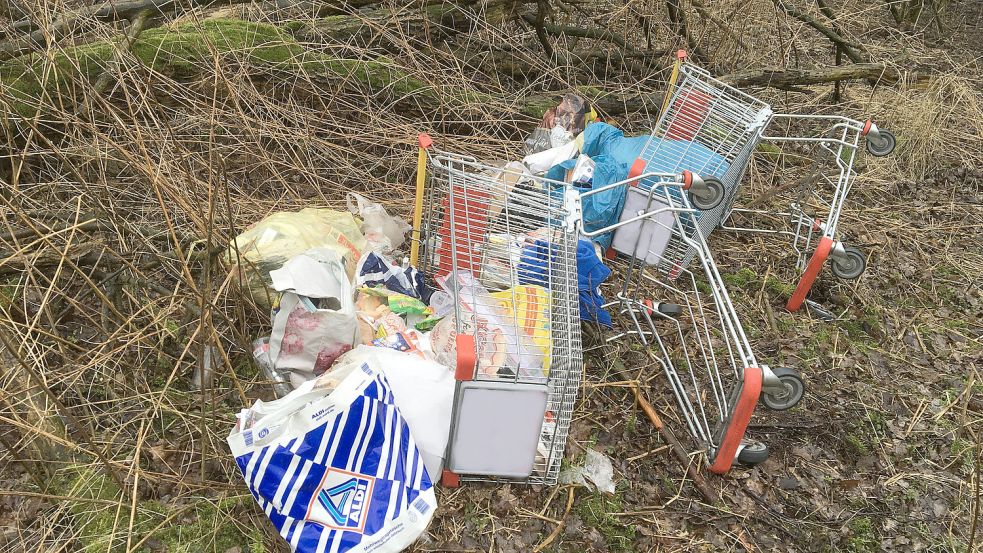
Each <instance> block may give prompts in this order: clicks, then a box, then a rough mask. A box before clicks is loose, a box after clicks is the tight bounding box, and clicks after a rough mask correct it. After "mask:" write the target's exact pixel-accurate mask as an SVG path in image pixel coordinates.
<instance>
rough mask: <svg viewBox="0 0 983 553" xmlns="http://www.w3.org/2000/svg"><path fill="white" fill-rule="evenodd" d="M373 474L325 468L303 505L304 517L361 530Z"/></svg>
mask: <svg viewBox="0 0 983 553" xmlns="http://www.w3.org/2000/svg"><path fill="white" fill-rule="evenodd" d="M374 485H375V478H373V477H371V476H367V475H364V474H358V473H354V472H348V471H344V470H339V469H335V468H331V469H328V472H327V473H325V475H324V479H322V480H321V485H320V486H319V489H318V492H317V493H316V494H315V495H314V497H313V498H312V499H311V504H310V506H309V507H308V508H307V520H310V521H312V522H317V523H318V524H322V525H324V526H327V527H328V528H335V529H338V530H347V531H351V532H362V530H364V529H365V517H366V513H367V512H368V507H369V503H370V501H371V500H372V487H373V486H374Z"/></svg>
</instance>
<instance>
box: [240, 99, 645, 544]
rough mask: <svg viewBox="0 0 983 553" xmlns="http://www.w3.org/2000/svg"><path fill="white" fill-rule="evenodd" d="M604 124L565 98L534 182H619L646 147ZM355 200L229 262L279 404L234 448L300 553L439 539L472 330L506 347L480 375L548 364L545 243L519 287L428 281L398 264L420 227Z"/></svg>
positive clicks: (455, 275)
mask: <svg viewBox="0 0 983 553" xmlns="http://www.w3.org/2000/svg"><path fill="white" fill-rule="evenodd" d="M595 117H596V116H595V115H594V114H593V112H592V111H591V112H589V111H588V109H587V107H586V102H584V100H583V99H582V98H580V97H578V96H575V95H568V96H567V97H565V98H564V99H563V101H562V102H561V103H560V105H559V106H557V107H556V108H554V109H553V110H550V112H549V113H547V116H546V117H545V118H544V121H543V123H542V126H541V128H538V129H536V130H535V132H534V133H533V134H532V135H531V136H530V137H529V139H528V140H527V141H526V146H527V148H528V155H527V156H526V157H525V158H524V159H523V160H522V167H523V171H528V172H530V173H533V174H537V175H543V174H545V175H546V176H547V177H548V178H556V179H557V180H566V181H567V182H574V183H577V184H578V186H582V187H586V188H590V187H596V186H603V185H604V184H607V183H609V182H617V181H619V180H623V179H624V178H625V177H626V175H627V173H628V168H629V164H630V163H631V161H632V160H634V159H635V157H637V150H638V149H640V148H641V146H642V144H640V143H638V141H639V140H644V138H645V137H641V139H626V138H625V137H624V136H623V134H622V133H621V131H618V130H617V129H616V128H614V127H612V126H610V125H606V124H604V123H600V122H595V123H592V124H591V125H589V126H586V129H585V125H586V123H587V121H589V120H593V119H594V118H595ZM636 146H637V148H636ZM623 202H624V193H623V191H622V193H621V196H620V197H618V194H617V193H616V192H615V193H612V194H607V195H605V194H599V195H596V196H592V197H591V199H590V201H589V202H586V205H585V211H586V212H587V213H588V217H587V220H588V221H589V223H590V224H593V225H595V227H594V228H600V227H602V226H607V225H609V224H610V223H611V222H612V221H614V220H616V219H617V218H618V216H619V214H620V211H621V209H622V204H623ZM348 203H349V205H348V207H349V211H348V212H341V211H335V210H330V209H315V208H307V209H303V210H301V211H299V212H291V213H287V212H281V213H275V214H273V215H270V216H268V217H266V218H265V219H263V220H262V221H259V222H258V223H256V224H255V225H253V226H252V227H250V228H249V229H248V230H246V231H245V232H243V233H242V234H241V235H239V236H238V237H237V238H236V239H235V240H234V241H233V243H232V244H231V245H230V246H229V250H228V252H227V254H226V258H225V260H226V262H227V263H228V265H229V266H230V267H231V269H232V270H233V271H235V272H237V273H238V275H237V276H238V277H239V278H238V279H237V280H238V281H239V282H242V283H243V285H244V289H245V290H247V291H248V293H249V295H250V296H251V297H252V299H253V300H254V301H255V302H256V303H257V304H258V305H260V306H265V307H269V308H270V312H271V322H270V332H269V335H268V336H264V337H261V338H259V339H257V340H256V341H255V342H254V344H253V355H254V358H255V361H256V363H257V365H258V366H259V367H260V368H261V369H262V371H263V373H264V374H265V375H266V376H267V377H268V378H269V380H271V381H272V382H273V383H274V390H275V392H276V395H277V396H278V398H279V399H275V400H272V401H262V400H260V401H256V402H255V403H254V404H253V405H252V406H250V407H248V408H245V409H243V410H242V411H241V412H239V413H238V415H237V420H236V424H235V427H234V429H233V430H232V432H231V434H230V435H229V437H228V442H229V445H230V448H231V450H232V452H233V455H234V456H235V458H236V462H237V464H238V466H239V468H240V470H241V472H242V475H243V477H244V478H245V480H246V483H247V485H248V487H249V489H250V491H251V492H252V494H253V496H254V498H255V499H256V501H257V502H258V503H259V504H260V506H261V507H262V508H263V510H264V511H265V512H266V513H267V515H268V516H269V517H270V519H271V521H272V522H273V523H274V525H275V526H276V527H277V529H278V530H279V532H280V534H281V535H282V536H283V537H284V539H286V540H287V541H288V542H289V543H290V545H291V547H292V548H293V549H294V550H296V551H328V550H332V551H398V550H401V549H402V548H403V547H406V546H407V545H409V544H410V543H412V542H413V541H414V540H415V539H417V538H418V537H419V536H420V535H421V534H422V533H423V532H424V531H425V529H426V527H427V525H428V523H429V521H430V519H431V517H432V516H433V514H434V511H435V509H436V506H437V504H436V497H435V495H434V491H433V486H434V482H435V480H437V479H439V478H440V475H441V474H442V471H443V464H444V460H445V459H444V456H445V451H446V450H447V445H448V439H449V436H450V435H451V419H452V411H453V407H452V406H453V403H454V401H455V372H454V371H455V368H456V365H457V357H458V356H457V351H456V348H457V337H458V335H459V334H465V335H472V336H478V335H482V337H483V341H484V342H487V343H490V344H493V345H494V347H488V348H484V349H479V351H477V352H476V353H477V355H478V356H479V359H478V362H477V366H478V367H479V368H480V370H481V371H482V376H483V377H492V378H503V379H509V378H513V377H516V376H517V375H520V374H521V376H522V377H524V378H531V379H534V380H535V379H541V380H542V381H543V382H545V381H546V380H547V379H548V377H549V374H550V368H551V359H550V356H551V351H552V344H551V343H550V340H551V334H550V313H549V312H548V309H549V305H550V302H549V301H548V299H549V294H550V291H549V289H548V282H546V279H540V280H537V279H536V278H533V277H530V276H529V275H536V274H538V273H537V271H539V273H542V272H543V271H545V270H546V266H547V261H548V260H547V259H545V258H542V256H539V257H537V253H536V248H535V242H533V245H532V246H531V247H530V246H528V245H527V246H524V249H523V250H522V251H521V253H520V254H519V256H518V257H519V259H518V260H516V261H517V264H518V265H519V269H518V271H519V272H520V273H521V274H522V275H524V277H523V278H521V279H511V280H512V282H513V285H512V286H511V287H509V288H504V289H503V287H502V282H499V280H501V279H499V280H495V279H494V278H493V276H494V275H493V273H494V272H493V271H491V272H489V271H481V270H479V271H476V273H477V274H472V273H471V272H470V271H468V270H466V269H464V270H462V269H460V268H459V270H457V271H440V270H439V268H437V269H435V274H430V275H425V274H423V273H422V272H421V271H420V270H418V268H417V267H414V266H411V265H410V263H409V259H408V258H405V257H401V256H400V252H402V251H403V250H402V249H401V248H402V247H403V246H404V245H405V244H406V234H407V232H409V231H410V230H411V227H410V225H408V224H406V223H405V222H404V221H401V220H399V219H398V218H395V217H393V216H391V215H390V214H389V213H387V211H386V209H385V208H384V207H383V206H382V205H380V204H378V203H373V202H370V201H368V200H366V199H365V198H363V197H361V196H359V195H357V194H349V202H348ZM610 240H611V239H610V236H601V237H598V238H595V239H594V243H591V242H590V241H588V240H583V239H581V240H580V241H579V244H578V248H577V273H578V281H579V282H578V291H579V296H580V310H581V318H582V319H584V320H587V321H591V322H594V323H598V324H602V325H605V326H610V316H609V315H608V313H607V312H606V311H604V309H603V307H602V305H603V304H604V301H603V298H602V297H601V295H600V288H599V286H600V284H601V283H602V282H603V281H604V280H605V279H606V278H607V277H608V275H609V274H610V270H609V269H608V268H607V267H606V266H604V264H603V261H602V257H601V255H600V251H602V250H603V249H606V248H607V247H608V246H610ZM547 257H548V256H547ZM510 270H516V268H515V267H512V268H511V269H510ZM509 280H510V279H505V281H506V282H508V281H509ZM459 317H460V318H461V319H462V320H460V321H459V320H457V319H458V318H459ZM536 432H538V429H537V430H536ZM540 449H542V444H540ZM540 455H544V453H543V452H542V451H541V452H540ZM581 479H582V477H581ZM604 487H605V488H607V487H608V486H607V485H605V486H604Z"/></svg>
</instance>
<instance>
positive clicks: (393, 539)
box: [228, 352, 437, 553]
mask: <svg viewBox="0 0 983 553" xmlns="http://www.w3.org/2000/svg"><path fill="white" fill-rule="evenodd" d="M394 353H395V352H394ZM397 355H402V354H397ZM394 395H395V394H394V391H393V388H392V386H391V385H390V382H389V380H388V378H387V377H386V376H385V375H384V374H382V373H381V372H379V371H376V370H375V369H373V368H372V367H371V366H370V365H369V364H368V363H363V364H362V365H361V366H359V367H358V368H357V369H355V370H352V371H351V372H350V373H349V374H348V376H347V377H346V378H345V379H344V380H343V381H342V382H341V383H340V384H339V385H338V387H337V388H336V389H335V390H334V391H332V392H328V391H327V390H325V389H323V388H319V387H318V386H317V381H316V380H315V381H311V382H308V383H307V384H306V385H304V386H302V387H300V388H298V389H297V390H294V391H293V392H292V393H291V394H289V395H288V396H287V397H285V398H283V399H280V400H277V401H275V402H269V403H268V404H267V405H266V406H265V408H264V410H263V414H262V415H261V416H259V417H258V418H256V417H251V416H250V415H249V412H248V410H247V411H246V412H244V413H241V414H240V418H239V421H238V423H237V426H236V428H235V429H233V431H232V432H231V434H230V435H229V437H228V442H229V446H230V448H231V449H232V454H233V455H234V456H235V459H236V464H237V465H238V467H239V470H240V472H241V473H242V475H243V478H244V479H245V481H246V485H247V487H248V488H249V491H250V492H251V493H252V495H253V497H254V498H255V499H256V501H257V503H259V506H260V508H261V509H262V510H263V511H264V512H266V514H267V516H268V517H269V518H270V520H271V521H272V522H273V525H274V526H275V527H276V529H277V531H279V533H280V535H281V536H282V537H283V538H284V539H285V540H286V541H287V542H288V543H289V544H290V547H291V549H292V550H293V551H297V552H301V553H324V552H327V551H338V552H369V551H372V552H377V553H378V552H396V551H401V550H403V548H405V547H407V546H409V545H410V544H411V543H413V541H415V540H416V539H417V538H419V537H420V536H421V535H422V534H423V533H424V532H425V531H426V528H427V526H428V524H429V523H430V520H431V518H432V517H433V514H434V511H435V509H436V506H437V502H436V497H435V495H434V490H433V484H432V483H431V479H430V476H429V475H428V473H427V469H426V467H425V465H424V462H423V458H422V456H421V454H420V450H419V449H418V446H417V444H416V441H415V440H414V437H413V434H412V433H411V431H410V428H409V426H408V424H407V421H406V420H405V419H404V417H403V415H402V412H401V410H400V408H399V407H398V406H397V405H396V404H395V402H394ZM244 419H245V420H244Z"/></svg>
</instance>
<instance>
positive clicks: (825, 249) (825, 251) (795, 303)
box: [785, 236, 833, 312]
mask: <svg viewBox="0 0 983 553" xmlns="http://www.w3.org/2000/svg"><path fill="white" fill-rule="evenodd" d="M832 249H833V239H832V238H830V237H828V236H823V237H822V238H820V239H819V245H818V246H816V251H815V252H814V253H813V254H812V257H811V258H809V264H808V265H806V270H805V272H804V273H802V277H801V278H800V279H799V284H798V286H796V287H795V292H792V297H791V298H789V299H788V303H787V304H786V305H785V308H786V309H788V310H789V311H792V312H795V311H798V310H799V308H800V307H802V304H803V303H804V302H805V300H806V296H807V295H809V290H811V289H812V284H813V283H814V282H816V277H818V276H819V272H820V271H822V270H823V263H825V262H826V258H827V257H829V252H830V250H832Z"/></svg>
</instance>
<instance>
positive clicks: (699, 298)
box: [568, 173, 805, 474]
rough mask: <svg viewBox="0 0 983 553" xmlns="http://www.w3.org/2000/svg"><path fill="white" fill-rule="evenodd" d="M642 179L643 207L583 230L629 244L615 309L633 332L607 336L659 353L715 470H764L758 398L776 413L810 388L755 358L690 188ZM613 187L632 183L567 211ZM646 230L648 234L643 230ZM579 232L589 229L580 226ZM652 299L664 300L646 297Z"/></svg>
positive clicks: (660, 177)
mask: <svg viewBox="0 0 983 553" xmlns="http://www.w3.org/2000/svg"><path fill="white" fill-rule="evenodd" d="M637 178H638V179H639V180H643V181H646V182H648V183H650V184H651V186H648V187H647V188H641V187H638V186H630V185H629V186H630V188H629V190H628V192H627V193H628V194H629V195H631V194H640V193H641V192H639V191H640V190H644V202H643V203H639V202H636V203H635V206H636V207H637V209H635V210H633V211H631V212H629V213H625V214H624V215H623V216H622V220H621V221H619V222H618V223H617V224H615V225H612V226H609V227H605V228H601V229H597V230H595V231H592V232H583V231H582V233H583V234H584V235H585V236H596V235H599V234H603V233H607V232H611V231H614V232H615V233H616V234H615V239H614V240H615V242H616V243H617V242H619V235H623V236H621V237H620V241H621V244H622V248H623V249H629V246H627V244H629V243H631V244H632V245H631V246H630V250H631V251H630V253H629V257H628V259H627V262H626V266H625V267H624V270H623V273H624V277H623V278H624V282H623V285H622V287H621V291H620V292H619V293H618V296H617V298H616V300H615V301H614V302H613V303H612V304H611V306H610V307H611V308H614V309H617V310H618V311H619V312H620V313H621V314H622V315H623V317H622V320H623V321H624V322H626V323H627V326H626V328H625V329H624V330H623V332H621V333H619V334H615V335H613V336H611V337H610V339H611V340H616V339H619V338H621V337H623V336H626V335H629V336H634V337H637V338H638V339H639V340H641V342H642V343H643V344H644V345H645V346H647V347H648V349H649V351H650V352H652V353H653V354H654V356H653V357H654V359H656V361H657V362H658V363H659V364H660V365H661V367H662V369H663V371H664V372H665V375H666V377H667V379H668V380H669V383H670V386H671V388H672V391H673V393H674V395H675V397H676V401H677V404H678V407H679V410H680V415H681V416H682V418H683V419H685V421H686V424H687V427H688V429H689V431H690V433H691V434H692V436H693V437H694V438H695V439H696V441H697V442H698V443H699V444H700V445H701V446H702V447H703V448H704V449H705V450H706V453H707V456H708V459H709V461H710V470H711V471H712V472H714V473H717V474H723V473H725V472H727V471H728V470H730V468H731V465H732V464H733V462H734V460H735V459H737V460H739V461H740V462H742V463H744V464H757V463H760V462H762V461H764V460H765V459H766V458H767V456H768V449H767V447H766V446H765V445H764V444H762V443H760V442H756V441H751V440H747V439H745V431H746V430H747V426H748V423H749V422H750V419H751V416H752V414H753V413H754V409H755V406H756V405H757V403H758V401H759V399H760V401H761V402H762V403H763V404H764V405H765V406H766V407H769V408H771V409H775V410H784V409H789V408H791V407H793V406H794V405H796V404H797V403H798V402H799V400H801V399H802V396H803V395H804V393H805V386H804V384H803V381H802V379H801V377H800V376H799V374H798V373H797V372H796V371H795V370H793V369H788V368H775V369H771V368H769V367H768V366H766V365H762V364H760V363H759V362H758V360H757V359H756V358H755V356H754V353H753V351H752V350H751V346H750V344H749V343H748V339H747V335H746V334H745V332H744V328H743V326H742V325H741V321H740V319H739V317H738V316H737V312H736V310H735V309H734V304H733V302H732V301H731V299H730V296H729V295H728V293H727V288H726V287H725V285H724V282H723V279H722V278H721V276H720V272H719V271H718V270H717V267H716V265H715V263H714V261H713V258H712V257H711V255H710V253H709V250H708V248H707V245H706V241H705V240H704V235H703V230H702V229H701V225H700V224H699V223H698V219H699V218H700V216H701V215H705V214H706V212H707V211H706V210H703V211H701V210H699V209H695V208H694V207H692V205H691V199H692V198H693V197H694V196H693V195H692V194H690V195H686V194H682V193H680V191H681V190H682V189H683V187H684V186H685V182H682V181H681V180H680V179H678V178H675V177H674V176H673V175H670V174H666V173H661V174H653V173H644V174H642V175H639V176H638V177H637ZM616 186H626V185H625V184H624V183H616V184H613V185H610V186H607V187H600V188H597V189H595V190H591V191H589V192H584V193H582V194H578V193H577V192H570V193H569V198H568V201H569V203H570V205H572V206H573V207H572V208H571V209H570V211H571V212H572V213H574V214H578V213H579V209H578V208H577V205H578V203H579V202H582V201H584V200H585V199H586V198H588V197H589V196H590V195H591V194H597V193H602V192H604V191H605V190H608V189H610V188H613V187H616ZM715 207H716V206H707V208H708V210H712V209H714V208H715ZM626 211H627V210H626ZM639 224H641V225H642V227H641V228H642V229H644V230H645V232H639V231H638V230H639V226H638V225H639ZM577 226H578V228H581V229H583V222H582V220H581V221H580V222H578V223H577ZM677 245H678V246H679V247H677ZM681 248H685V249H686V250H687V251H689V252H691V254H689V255H690V259H689V261H692V262H691V263H689V262H687V263H685V264H683V263H682V260H681V259H680V258H679V257H678V253H679V251H680V250H681ZM649 293H651V294H652V296H650V297H654V298H657V299H656V300H653V299H646V297H649V296H648V294H649Z"/></svg>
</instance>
